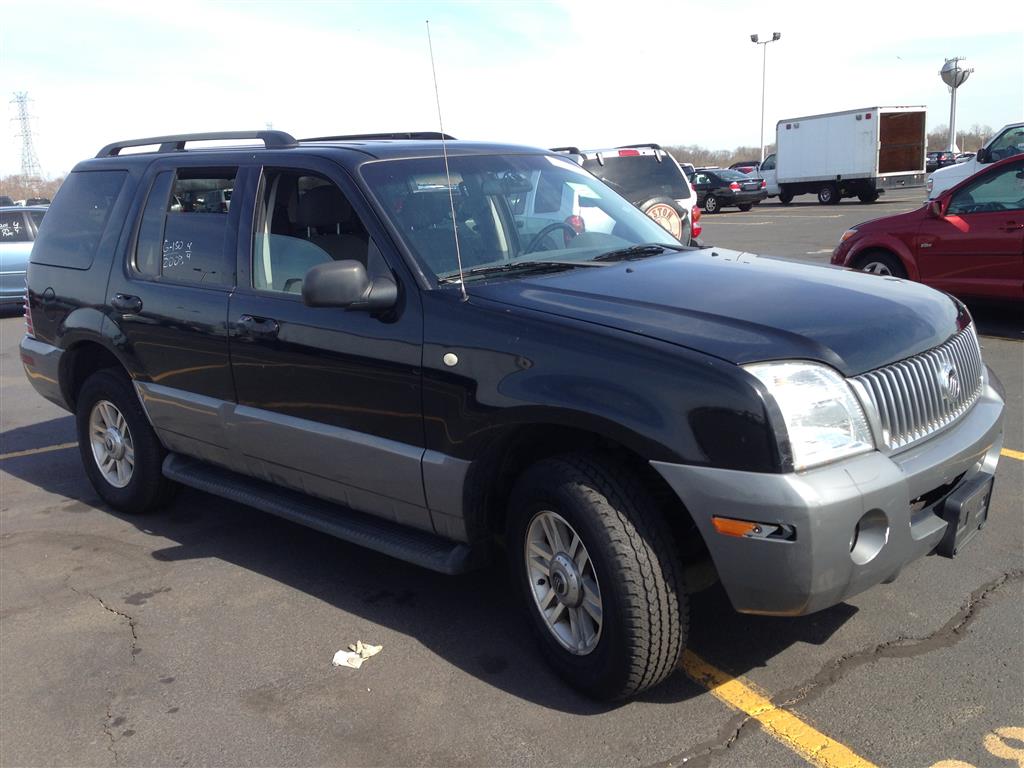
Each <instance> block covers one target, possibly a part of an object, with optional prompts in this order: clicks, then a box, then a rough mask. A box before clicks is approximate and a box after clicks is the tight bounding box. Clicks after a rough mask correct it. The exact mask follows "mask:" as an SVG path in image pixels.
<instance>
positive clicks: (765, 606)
mask: <svg viewBox="0 0 1024 768" xmlns="http://www.w3.org/2000/svg"><path fill="white" fill-rule="evenodd" d="M1002 414H1003V401H1002V398H1001V397H1000V396H999V393H998V392H997V391H996V390H995V389H994V388H993V387H992V386H991V384H987V385H986V388H985V391H984V393H983V395H982V397H981V398H980V400H979V401H978V402H977V403H976V404H975V405H974V407H973V408H972V409H971V410H970V411H969V412H968V413H966V414H965V415H964V416H963V417H962V418H961V419H960V420H959V421H958V422H957V423H956V424H955V426H952V427H951V428H949V429H947V430H946V431H944V432H942V433H939V434H938V435H936V436H935V437H933V438H931V439H929V440H925V441H923V442H922V443H920V444H918V445H916V446H914V448H912V449H909V450H906V451H903V452H902V453H899V454H896V455H891V456H886V455H884V454H882V453H880V452H873V453H868V454H863V455H861V456H856V457H854V458H851V459H847V460H844V461H840V462H837V463H835V464H830V465H827V466H824V467H819V468H816V469H811V470H807V471H805V472H800V473H792V474H767V473H757V472H739V471H733V470H723V469H714V468H710V467H698V466H689V465H678V464H669V463H663V462H652V465H653V466H654V468H655V469H657V470H658V472H659V473H660V474H661V475H662V477H664V478H665V480H666V481H667V482H668V483H669V485H671V486H672V488H673V489H674V490H675V492H676V494H677V495H678V496H679V498H680V499H681V500H682V502H683V504H684V505H685V506H686V508H687V510H688V511H689V512H690V514H691V515H692V517H693V519H694V521H695V523H696V525H697V527H698V529H699V530H700V532H701V534H702V536H703V538H704V541H705V542H706V543H707V546H708V549H709V551H710V553H711V557H712V559H713V561H714V564H715V567H716V568H717V570H718V574H719V576H720V578H721V580H722V583H723V585H724V587H725V589H726V592H727V593H728V595H729V598H730V600H731V601H732V604H733V606H734V607H735V608H736V609H737V610H738V611H741V612H744V613H762V614H774V615H797V614H804V613H811V612H813V611H818V610H821V609H823V608H827V607H829V606H831V605H834V604H836V603H838V602H841V601H842V600H844V599H846V598H847V597H850V596H852V595H855V594H857V593H858V592H861V591H863V590H865V589H867V588H869V587H871V586H873V585H875V584H878V583H879V582H882V581H884V580H886V579H888V578H891V577H894V576H895V575H896V574H897V573H899V571H900V569H901V568H903V566H905V565H906V564H907V563H910V562H912V561H913V560H916V559H917V558H919V557H922V556H923V555H925V554H927V553H929V552H931V551H932V550H933V549H934V548H935V547H936V546H937V545H938V543H939V542H940V541H941V539H942V537H943V534H944V533H945V530H946V527H947V523H946V521H945V520H944V519H943V518H942V517H941V516H940V514H939V512H940V509H941V505H942V503H943V501H944V499H945V498H946V497H948V496H949V495H950V494H952V493H954V492H956V490H957V489H959V488H962V487H964V486H965V484H967V483H970V482H976V481H977V480H978V479H979V478H980V477H983V476H993V475H994V474H995V469H996V464H997V463H998V461H999V453H1000V450H1001V448H1002V442H1003V419H1002ZM936 494H938V495H936ZM922 499H924V500H925V501H927V504H925V503H924V502H923V501H920V500H922ZM915 502H917V503H916V504H915ZM917 507H920V508H917ZM712 516H720V517H727V518H733V519H739V520H750V521H755V522H760V523H768V524H773V525H778V524H784V525H788V526H792V527H793V529H795V532H796V534H795V539H793V540H788V541H787V540H782V539H757V538H742V537H734V536H726V535H722V534H720V533H718V532H717V531H716V530H715V527H714V525H713V523H712V519H711V518H712ZM865 516H867V517H865ZM862 520H864V521H865V522H864V525H865V526H867V525H868V524H870V525H871V526H872V528H871V529H868V528H865V530H872V531H873V532H874V534H873V535H875V540H874V544H875V545H876V546H877V551H872V550H873V549H874V547H867V548H866V549H865V547H864V546H863V545H862V544H860V543H858V545H857V546H856V547H853V548H852V547H851V544H852V542H853V540H854V535H855V531H856V530H857V525H858V523H860V522H861V521H862ZM859 541H860V540H858V542H859Z"/></svg>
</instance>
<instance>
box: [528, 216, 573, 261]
mask: <svg viewBox="0 0 1024 768" xmlns="http://www.w3.org/2000/svg"><path fill="white" fill-rule="evenodd" d="M560 229H564V230H565V231H566V232H571V233H572V236H573V237H576V235H578V234H579V233H578V232H577V231H576V230H575V229H573V228H572V227H570V226H569V225H568V224H566V223H565V222H564V221H555V222H552V223H551V224H548V225H547V226H546V227H544V229H542V230H541V231H540V232H538V233H537V234H536V235H534V236H533V239H532V240H530V244H529V245H527V246H526V249H525V250H524V251H523V253H533V252H534V251H535V250H537V246H538V245H540V243H541V241H542V240H543V239H544V238H545V237H547V236H548V235H550V234H551V233H552V232H557V231H558V230H560Z"/></svg>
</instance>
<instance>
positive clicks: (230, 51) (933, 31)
mask: <svg viewBox="0 0 1024 768" xmlns="http://www.w3.org/2000/svg"><path fill="white" fill-rule="evenodd" d="M998 5H999V4H996V5H995V6H993V5H984V6H977V7H972V6H971V5H970V4H969V3H965V2H963V0H960V1H959V2H944V1H943V0H930V1H929V2H927V3H925V2H901V1H900V0H888V1H887V2H876V1H875V0H845V1H844V2H829V3H823V2H820V1H819V2H785V3H783V2H773V1H771V0H761V1H760V2H753V1H748V0H733V1H731V2H723V3H707V2H690V1H689V0H669V1H668V2H665V3H655V4H647V3H636V2H601V1H600V0H589V2H588V1H584V2H576V0H557V1H555V0H552V1H551V2H525V1H520V2H500V1H499V0H491V1H490V2H475V3H473V2H462V3H456V2H444V3H442V2H387V1H385V0H376V2H312V1H309V0H307V1H303V0H290V1H289V2H269V1H268V2H243V1H242V0H236V1H234V2H231V1H225V0H222V1H220V2H193V1H192V0H175V1H174V2H173V3H170V2H159V1H154V2H150V1H149V0H135V2H131V3H122V2H112V1H110V2H89V1H88V0H76V1H75V2H56V1H54V2H49V1H47V0H35V1H34V2H31V3H28V2H7V1H6V0H0V7H2V9H3V19H4V22H3V25H2V27H0V95H2V96H3V97H4V99H3V100H4V103H5V106H6V110H7V116H8V118H9V119H8V120H7V121H5V122H4V128H5V129H6V130H5V132H4V133H2V134H0V135H3V140H2V141H0V175H7V174H12V173H19V172H20V169H21V140H20V138H19V132H20V131H19V127H18V123H17V122H16V120H15V119H14V118H15V116H16V110H15V106H14V105H13V104H12V103H9V102H10V101H11V99H12V98H13V95H14V93H15V92H22V91H24V92H28V94H29V97H30V99H31V102H30V104H29V111H30V113H31V115H32V118H33V120H32V128H33V139H34V144H35V149H36V155H37V157H38V160H39V164H40V166H41V168H42V170H43V173H44V175H46V176H56V175H61V174H64V173H66V172H67V171H69V170H71V168H72V167H73V166H74V164H75V163H76V162H78V161H79V160H82V159H85V158H88V157H91V156H93V155H95V154H96V152H97V151H98V150H99V149H100V147H102V146H103V145H105V144H108V143H110V142H112V141H116V140H123V139H129V138H138V137H143V136H154V135H164V134H171V133H190V132H199V131H223V130H252V129H261V128H265V127H266V126H267V124H272V125H273V127H274V128H277V129H280V130H284V131H287V132H289V133H291V134H292V135H293V136H295V137H297V138H302V137H304V136H317V135H325V134H327V135H329V134H339V133H363V132H373V131H407V130H437V129H438V125H439V122H438V113H437V102H436V101H435V94H434V84H433V79H432V77H431V62H430V55H429V49H428V45H427V27H426V24H425V21H426V20H428V19H429V21H430V33H431V36H432V39H433V48H434V58H435V65H436V70H437V78H438V86H439V93H440V101H441V107H442V113H443V122H444V128H445V131H446V132H448V133H450V134H452V135H454V136H456V137H458V138H466V139H479V140H488V141H503V142H510V143H517V144H527V145H535V146H547V147H550V146H559V145H575V146H578V147H604V146H615V145H618V144H627V143H636V142H645V141H654V142H658V143H660V144H687V145H689V144H698V145H701V146H704V147H707V148H709V149H729V150H731V149H733V148H735V147H737V146H741V145H745V146H759V145H760V141H761V139H760V131H761V75H762V63H763V59H762V56H763V55H764V54H767V65H766V105H765V141H766V143H767V142H770V141H771V140H772V136H773V133H774V126H775V123H776V122H777V121H779V120H782V119H785V118H791V117H800V116H805V115H811V114H817V113H821V112H830V111H837V110H843V109H855V108H860V107H868V106H894V105H924V106H926V107H927V110H928V127H929V129H933V128H935V127H936V126H938V125H940V124H947V123H948V121H949V92H948V90H947V88H946V86H945V85H944V84H943V83H942V81H941V80H940V78H939V75H938V72H939V69H940V68H941V67H942V64H943V61H944V59H946V58H949V57H952V56H964V57H966V58H967V64H966V65H967V66H969V67H973V68H974V70H975V71H974V73H973V75H971V77H970V79H969V80H968V82H967V83H966V84H965V85H964V86H963V87H962V88H961V89H960V92H959V95H958V101H957V124H958V125H959V126H961V127H969V126H970V125H972V124H975V123H979V124H987V125H989V126H991V127H992V128H998V127H1000V126H1002V125H1004V124H1005V123H1009V122H1015V121H1019V120H1021V119H1022V117H1024V15H1021V14H1019V13H1013V12H1009V11H1005V12H995V13H991V14H989V13H987V12H986V10H985V9H986V8H988V9H990V10H991V9H994V8H996V7H997V6H998ZM772 32H781V34H782V38H781V39H780V40H779V41H778V42H775V43H771V44H769V45H768V46H767V51H764V50H763V48H764V47H763V46H757V45H754V44H752V43H751V42H750V35H751V34H754V33H757V34H758V35H760V36H761V39H762V40H763V39H766V38H768V37H770V36H771V33H772Z"/></svg>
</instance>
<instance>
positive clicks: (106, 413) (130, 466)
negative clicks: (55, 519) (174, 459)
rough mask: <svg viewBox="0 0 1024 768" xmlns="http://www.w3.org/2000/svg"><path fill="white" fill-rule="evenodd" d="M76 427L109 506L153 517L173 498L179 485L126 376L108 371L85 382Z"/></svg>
mask: <svg viewBox="0 0 1024 768" xmlns="http://www.w3.org/2000/svg"><path fill="white" fill-rule="evenodd" d="M75 422H76V425H77V427H78V449H79V452H80V453H81V456H82V463H83V465H84V467H85V473H86V475H87V476H88V478H89V482H91V483H92V487H93V488H95V489H96V493H98V494H99V495H100V497H101V498H102V499H103V500H104V501H105V502H107V503H108V504H109V505H110V506H112V507H114V508H115V509H118V510H121V511H122V512H131V513H141V512H148V511H149V510H151V509H154V508H156V507H158V506H161V505H162V504H163V503H165V502H166V501H167V500H168V499H169V498H170V497H171V496H172V494H173V490H174V488H175V485H174V484H173V483H171V482H170V481H169V480H167V479H166V478H165V477H164V476H163V471H162V466H163V460H164V456H166V451H165V450H164V448H163V446H162V445H161V444H160V441H159V440H158V439H157V436H156V434H155V433H154V432H153V428H152V427H151V426H150V425H149V421H148V419H147V418H146V414H145V413H144V412H143V410H142V405H141V404H140V403H139V398H138V396H137V395H136V394H135V390H134V388H133V387H132V385H131V382H130V381H129V380H128V377H127V376H126V375H125V374H123V373H121V372H120V371H117V370H114V369H109V368H108V369H105V370H101V371H98V372H97V373H94V374H93V375H92V376H90V377H89V378H88V379H86V381H85V384H84V385H83V386H82V389H81V391H80V392H79V394H78V402H77V407H76V411H75Z"/></svg>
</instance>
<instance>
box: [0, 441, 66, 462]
mask: <svg viewBox="0 0 1024 768" xmlns="http://www.w3.org/2000/svg"><path fill="white" fill-rule="evenodd" d="M77 447H78V443H61V444H60V445H48V446H46V447H45V448H29V449H28V450H27V451H14V452H12V453H0V461H3V460H4V459H17V458H18V457H19V456H32V455H34V454H37V453H49V452H50V451H63V450H65V449H67V448H77Z"/></svg>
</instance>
